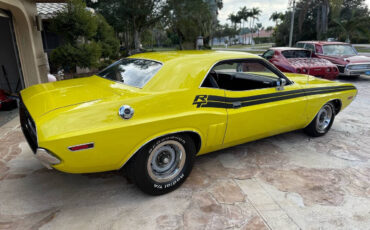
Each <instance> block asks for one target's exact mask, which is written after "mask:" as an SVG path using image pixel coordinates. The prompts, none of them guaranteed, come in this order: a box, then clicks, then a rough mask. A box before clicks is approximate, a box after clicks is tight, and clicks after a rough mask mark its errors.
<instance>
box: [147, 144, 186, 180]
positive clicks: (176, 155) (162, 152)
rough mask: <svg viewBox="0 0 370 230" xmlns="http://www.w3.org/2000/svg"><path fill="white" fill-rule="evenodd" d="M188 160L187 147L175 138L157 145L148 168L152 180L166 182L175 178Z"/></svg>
mask: <svg viewBox="0 0 370 230" xmlns="http://www.w3.org/2000/svg"><path fill="white" fill-rule="evenodd" d="M185 160H186V152H185V148H184V146H183V145H182V144H180V143H179V142H177V141H174V140H168V141H164V142H162V143H160V144H159V145H157V146H156V147H155V148H154V149H153V151H151V153H150V155H149V159H148V163H147V170H148V173H149V176H150V177H151V179H152V180H154V181H156V182H159V183H164V182H169V181H171V180H172V179H173V178H175V177H176V176H177V175H178V174H179V173H180V172H181V170H182V168H183V167H184V164H185Z"/></svg>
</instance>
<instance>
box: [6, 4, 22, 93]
mask: <svg viewBox="0 0 370 230" xmlns="http://www.w3.org/2000/svg"><path fill="white" fill-rule="evenodd" d="M0 34H1V36H0V89H2V90H5V91H6V92H8V93H11V94H17V93H18V92H19V91H20V90H21V89H22V88H23V86H24V84H23V78H22V75H21V68H20V64H19V59H18V52H17V47H16V43H15V38H14V33H13V25H12V20H11V16H10V15H9V14H7V13H6V12H5V11H2V10H1V9H0Z"/></svg>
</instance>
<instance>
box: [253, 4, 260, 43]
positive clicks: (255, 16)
mask: <svg viewBox="0 0 370 230" xmlns="http://www.w3.org/2000/svg"><path fill="white" fill-rule="evenodd" d="M261 13H262V11H261V10H260V9H259V8H258V7H253V8H252V9H251V10H250V17H251V18H252V26H251V44H252V40H253V34H252V28H253V26H254V22H255V21H256V20H257V21H258V20H259V19H258V18H259V16H260V15H261Z"/></svg>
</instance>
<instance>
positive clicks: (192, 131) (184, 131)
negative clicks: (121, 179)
mask: <svg viewBox="0 0 370 230" xmlns="http://www.w3.org/2000/svg"><path fill="white" fill-rule="evenodd" d="M186 132H191V133H196V134H197V135H198V136H199V138H200V148H199V150H201V149H202V144H203V142H202V136H201V135H200V134H199V133H198V132H197V131H194V130H183V131H178V132H171V133H166V134H164V135H161V136H158V137H155V138H153V139H150V140H149V141H147V142H145V143H144V144H143V145H141V146H140V147H139V148H138V149H136V151H135V152H134V153H133V154H132V155H131V156H130V157H129V158H128V159H127V161H126V162H125V163H123V165H122V166H121V167H120V168H119V169H118V170H120V169H122V168H123V166H125V165H126V163H127V162H129V161H130V159H131V158H132V157H133V156H134V155H135V154H136V153H137V152H138V151H140V149H142V148H143V147H144V146H145V145H147V144H148V143H149V142H152V141H154V140H155V139H158V138H161V137H164V136H168V135H171V134H176V133H186ZM198 152H199V151H198ZM198 152H197V153H198Z"/></svg>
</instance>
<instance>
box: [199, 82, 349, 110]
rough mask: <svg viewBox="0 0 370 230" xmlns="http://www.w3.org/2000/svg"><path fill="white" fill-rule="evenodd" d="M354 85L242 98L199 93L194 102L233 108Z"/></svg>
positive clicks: (343, 89)
mask: <svg viewBox="0 0 370 230" xmlns="http://www.w3.org/2000/svg"><path fill="white" fill-rule="evenodd" d="M354 89H356V87H354V86H336V87H321V88H312V89H301V90H292V91H286V92H277V93H271V94H264V95H257V96H250V97H240V98H228V97H220V96H213V95H203V96H204V100H203V101H198V100H197V98H199V95H198V96H197V97H196V98H195V100H194V103H193V104H196V105H197V107H198V108H199V107H205V108H233V102H240V103H241V105H240V106H239V107H246V106H252V105H259V104H264V103H269V102H276V101H281V100H287V99H293V98H298V97H303V96H311V95H319V94H327V93H334V92H340V91H346V90H354Z"/></svg>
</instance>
